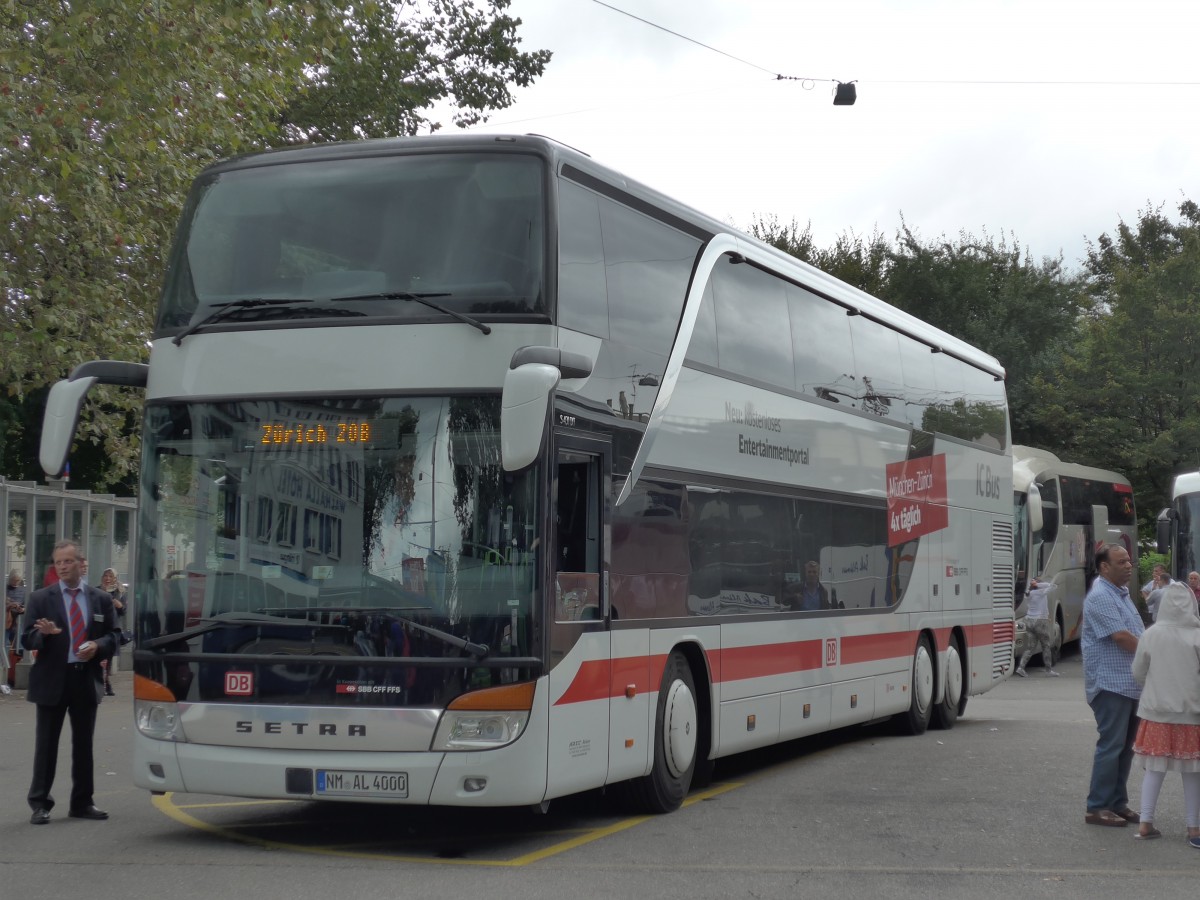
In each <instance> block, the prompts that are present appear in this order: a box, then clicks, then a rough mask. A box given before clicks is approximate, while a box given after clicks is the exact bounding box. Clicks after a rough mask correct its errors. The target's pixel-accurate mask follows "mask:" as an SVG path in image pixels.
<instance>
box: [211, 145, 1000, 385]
mask: <svg viewBox="0 0 1200 900" xmlns="http://www.w3.org/2000/svg"><path fill="white" fill-rule="evenodd" d="M446 151H462V152H480V151H491V152H520V153H533V154H535V155H538V156H541V157H542V158H544V159H546V160H547V161H548V162H549V163H550V164H551V165H552V166H553V171H554V172H556V173H562V172H563V169H564V167H570V169H573V170H574V171H575V172H578V173H582V174H583V175H584V176H585V178H586V179H594V180H596V181H600V182H603V183H604V184H605V185H608V186H609V187H610V188H613V189H615V190H616V191H618V192H620V193H623V194H625V195H627V196H629V197H631V198H632V199H634V200H635V201H640V203H639V205H648V206H650V207H653V208H654V209H656V210H658V211H660V212H662V213H666V214H667V216H668V217H669V218H674V219H676V220H681V221H682V222H683V223H685V224H686V225H688V226H690V227H689V230H690V231H692V232H693V233H701V234H704V235H706V236H708V237H711V236H712V235H715V234H731V235H734V236H735V237H737V238H738V239H739V240H742V241H746V242H748V243H750V244H753V245H754V246H756V247H757V248H759V249H760V250H761V251H763V252H764V253H765V254H766V255H767V256H768V257H769V258H770V259H771V260H772V267H773V268H774V269H775V271H776V274H778V275H781V276H782V277H784V278H787V279H790V280H793V281H796V282H798V283H801V284H802V285H803V286H805V287H806V288H809V289H810V290H813V291H815V292H817V293H820V294H823V295H825V296H827V297H829V298H830V299H832V300H835V301H837V302H840V303H841V304H843V305H845V306H847V307H851V308H854V309H856V310H859V311H861V312H862V313H864V314H866V315H868V316H869V317H870V318H873V319H875V320H877V321H879V322H881V323H883V324H885V325H889V326H891V327H893V328H895V329H897V330H899V331H903V332H905V333H907V334H908V335H910V336H912V337H914V338H916V339H917V340H920V341H922V342H923V343H925V344H927V345H929V346H930V347H931V348H932V349H933V351H934V352H945V353H948V354H951V355H953V356H956V357H958V358H959V359H961V360H964V361H965V362H968V363H970V364H971V365H973V366H975V367H976V368H979V369H982V370H984V371H986V372H989V373H991V374H992V375H993V376H995V377H997V378H1004V375H1005V371H1004V367H1003V366H1002V365H1001V364H1000V362H999V361H998V360H997V359H996V358H995V357H994V356H991V355H990V354H987V353H984V352H983V351H982V350H979V349H978V348H976V347H973V346H972V345H971V344H968V343H967V342H966V341H963V340H960V339H959V338H956V337H954V336H953V335H951V334H948V333H947V332H944V331H942V330H941V329H939V328H935V327H934V326H932V325H930V324H929V323H927V322H923V321H921V320H920V319H918V318H916V317H915V316H912V315H910V314H908V313H906V312H903V311H902V310H899V309H897V308H896V307H894V306H892V305H890V304H888V303H886V302H884V301H883V300H880V299H878V298H877V297H873V296H871V295H870V294H867V293H866V292H864V291H861V290H859V289H858V288H856V287H853V286H852V285H849V284H846V283H845V282H843V281H840V280H839V279H837V278H834V277H833V276H832V275H829V274H827V273H825V272H822V271H821V270H820V269H817V268H815V267H813V266H811V265H808V264H807V263H804V262H801V261H800V260H799V259H797V258H796V257H794V256H791V255H790V254H787V253H784V252H783V251H782V250H778V249H776V248H774V247H772V246H770V245H769V244H765V243H763V242H762V241H759V240H758V239H756V238H754V237H751V236H750V235H749V234H746V233H745V232H742V231H739V230H737V229H735V228H732V227H731V226H729V225H728V224H727V223H724V222H720V221H718V220H717V219H714V218H712V217H710V216H707V215H705V214H704V213H702V212H699V211H697V210H695V209H692V208H691V207H688V206H685V205H684V204H682V203H680V202H679V201H677V200H674V199H673V198H671V197H668V196H667V195H665V194H662V193H660V192H659V191H656V190H655V189H653V188H651V187H648V186H646V185H644V184H641V183H640V182H637V181H634V180H633V179H631V178H628V177H627V176H625V175H622V174H621V173H620V172H618V171H616V170H615V169H610V168H608V167H607V166H604V165H601V164H600V163H597V162H596V161H595V160H593V159H592V158H591V157H590V156H588V155H587V154H586V153H583V152H581V151H579V150H576V149H574V148H572V147H569V146H567V145H566V144H561V143H559V142H557V141H555V140H553V139H552V138H547V137H544V136H542V135H534V134H529V135H490V134H489V135H481V134H460V135H427V136H421V137H401V138H379V139H373V140H364V141H346V142H339V143H329V144H312V145H305V146H302V147H294V148H285V149H280V150H268V151H264V152H260V153H254V154H246V155H243V156H238V157H234V158H232V159H227V160H224V161H222V162H218V163H214V164H213V165H211V166H209V167H208V168H206V169H205V170H204V173H203V174H215V173H219V172H223V171H231V170H235V169H250V168H256V167H260V166H270V165H277V164H285V163H293V162H298V161H302V160H321V159H349V158H354V157H365V156H388V155H395V154H407V153H430V152H446ZM572 174H574V173H571V174H568V175H567V177H568V178H570V177H571V175H572ZM573 180H574V179H573Z"/></svg>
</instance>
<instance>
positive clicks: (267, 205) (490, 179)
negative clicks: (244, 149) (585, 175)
mask: <svg viewBox="0 0 1200 900" xmlns="http://www.w3.org/2000/svg"><path fill="white" fill-rule="evenodd" d="M542 179H543V164H542V162H541V161H540V160H539V159H537V158H535V157H532V156H521V155H516V154H467V153H455V154H423V155H396V156H381V157H358V158H352V159H320V160H308V161H300V162H294V163H285V164H271V165H261V166H256V167H254V168H245V169H233V170H228V171H224V172H219V173H215V174H210V175H208V176H205V177H202V178H201V180H200V181H199V182H198V183H197V184H196V186H195V187H194V188H193V191H192V194H191V196H190V198H189V200H188V204H187V208H186V209H185V211H184V218H183V224H182V226H181V229H180V233H179V236H178V238H177V242H176V247H175V251H174V253H173V255H172V261H171V268H170V271H169V273H168V276H167V281H166V287H165V290H164V294H163V301H162V307H161V311H160V314H159V321H158V330H159V331H163V330H169V329H176V328H179V327H182V326H185V325H187V324H188V323H189V322H191V321H193V319H195V318H198V317H203V316H207V315H210V314H212V313H213V312H214V311H215V310H217V309H219V308H221V307H223V306H225V305H228V304H230V303H233V302H235V301H238V300H248V299H257V300H269V301H277V302H273V303H270V304H263V305H259V306H253V307H251V308H249V309H246V310H241V311H239V312H238V314H236V315H232V316H230V317H229V318H228V319H227V320H226V321H230V322H239V321H241V322H244V321H248V320H254V321H261V320H264V319H267V320H270V321H272V322H273V323H274V322H278V321H279V320H283V319H292V318H297V317H304V318H308V319H312V318H322V317H329V318H336V319H339V320H341V319H344V318H348V317H361V316H373V317H387V318H396V317H414V318H415V317H421V318H428V317H430V316H437V315H438V314H437V313H435V312H433V311H431V310H430V309H429V308H427V307H425V306H421V305H418V304H415V303H410V302H406V301H404V300H403V299H384V298H380V297H378V296H375V295H384V294H389V293H398V292H401V293H402V292H410V293H415V294H428V295H431V296H432V298H433V299H436V301H437V302H438V303H439V304H441V305H444V306H446V307H448V308H449V309H452V310H454V311H456V312H461V313H467V314H470V315H475V316H487V315H489V314H497V315H503V314H528V313H540V312H544V311H545V308H546V298H545V291H544V283H545V271H544V269H545V263H544V256H545V252H544V251H545V212H544V208H545V203H544V199H543V197H544V192H543V187H542ZM347 297H367V298H369V299H359V300H350V301H347V300H345V299H344V298H347ZM286 301H295V302H294V303H288V302H286Z"/></svg>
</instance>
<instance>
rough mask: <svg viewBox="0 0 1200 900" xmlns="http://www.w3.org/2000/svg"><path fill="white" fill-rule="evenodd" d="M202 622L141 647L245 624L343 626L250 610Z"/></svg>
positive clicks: (164, 635)
mask: <svg viewBox="0 0 1200 900" xmlns="http://www.w3.org/2000/svg"><path fill="white" fill-rule="evenodd" d="M200 621H201V623H202V624H200V625H194V626H192V627H191V628H185V629H184V630H183V631H177V632H175V633H173V634H163V635H159V636H158V637H156V638H150V640H148V641H143V642H142V647H144V648H145V649H147V650H155V649H157V648H159V647H165V646H166V645H167V644H174V643H176V642H177V641H186V640H188V639H189V638H194V637H196V636H197V635H200V634H208V633H209V632H210V631H220V630H221V629H223V628H245V627H246V626H254V625H270V626H272V627H280V626H282V627H288V626H291V627H292V628H344V627H345V626H343V625H323V624H321V623H320V622H313V621H311V620H309V619H297V618H292V617H288V616H268V615H263V614H262V613H251V612H227V613H218V614H217V615H215V616H209V617H207V618H204V619H201V620H200Z"/></svg>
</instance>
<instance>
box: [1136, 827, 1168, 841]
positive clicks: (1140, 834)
mask: <svg viewBox="0 0 1200 900" xmlns="http://www.w3.org/2000/svg"><path fill="white" fill-rule="evenodd" d="M1149 827H1150V830H1149V831H1141V830H1138V831H1135V832H1134V833H1133V839H1134V840H1135V841H1152V840H1154V839H1155V838H1160V837H1162V832H1161V831H1159V830H1158V829H1157V828H1155V827H1154V826H1153V825H1151V826H1149Z"/></svg>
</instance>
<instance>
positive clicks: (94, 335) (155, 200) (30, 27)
mask: <svg viewBox="0 0 1200 900" xmlns="http://www.w3.org/2000/svg"><path fill="white" fill-rule="evenodd" d="M507 7H508V0H478V2H473V0H458V2H452V0H427V2H426V3H424V4H417V3H412V2H405V0H391V2H373V3H372V2H368V3H362V4H355V3H350V2H346V0H307V2H273V0H209V2H202V3H199V4H197V3H195V2H194V0H189V2H184V0H154V2H137V0H133V2H131V0H89V2H88V3H65V2H62V0H23V2H19V3H18V2H5V3H0V171H3V172H4V181H3V185H2V187H0V223H3V224H2V225H0V388H2V392H3V394H5V395H6V396H7V397H8V398H9V407H8V408H9V411H11V410H12V409H18V410H20V411H22V412H24V411H25V408H26V403H25V400H26V398H27V397H29V396H31V394H32V393H33V392H35V391H37V390H39V389H40V388H42V387H44V386H45V385H47V384H49V383H52V382H53V381H55V380H57V379H58V378H61V377H63V376H64V375H65V374H66V373H67V372H69V371H70V370H71V369H72V368H73V367H74V366H75V365H77V364H78V363H80V362H83V361H85V360H89V359H103V358H112V359H126V360H139V359H144V358H145V357H146V355H147V353H148V347H147V337H148V335H149V332H150V317H151V313H152V310H153V307H154V301H155V299H156V295H157V291H158V285H159V281H160V278H161V273H162V271H163V268H164V259H163V258H164V255H165V253H166V250H167V248H168V245H169V243H170V238H171V234H172V232H173V230H174V227H175V222H176V219H177V217H178V214H179V209H180V207H181V205H182V200H183V197H184V194H185V192H186V189H187V186H188V184H189V183H190V181H191V179H192V178H193V177H194V176H195V175H196V173H197V172H198V171H199V170H200V169H201V168H202V167H203V166H204V165H205V164H207V163H208V162H211V161H212V160H214V159H217V158H220V157H223V156H228V155H231V154H235V153H240V152H245V151H250V150H258V149H263V148H268V147H273V146H278V145H281V144H284V143H287V142H291V141H296V140H324V139H330V138H340V137H354V136H367V135H379V134H409V133H413V132H414V131H415V130H417V129H418V128H420V127H423V126H428V127H430V128H432V127H434V126H433V123H432V119H431V117H432V114H431V113H429V112H428V110H429V108H430V107H431V106H433V105H435V104H439V103H444V102H450V103H452V104H455V105H457V106H458V107H459V109H460V110H462V111H461V112H459V113H457V114H455V121H456V122H458V123H460V124H466V123H470V122H473V121H477V120H478V119H480V118H482V117H484V116H485V114H486V111H487V110H489V109H496V108H501V107H503V106H505V105H507V104H508V103H510V102H511V96H510V95H509V94H508V90H507V85H508V84H509V83H510V82H513V83H516V84H525V83H528V81H529V80H531V79H532V78H534V77H536V76H537V75H539V74H541V72H542V71H543V69H544V66H545V64H546V61H547V59H548V54H547V53H545V52H544V51H540V52H537V53H528V54H527V53H521V52H519V51H518V50H517V48H516V44H517V43H518V41H517V38H516V27H517V26H518V25H519V24H520V22H519V20H516V19H511V18H509V17H507V16H505V15H503V11H504V10H505V9H507ZM372 85H374V88H372ZM140 404H141V398H140V397H139V396H137V395H136V393H134V392H130V391H118V390H113V389H103V390H100V391H98V392H97V393H96V396H95V397H94V398H92V401H91V402H89V404H88V405H87V407H86V409H85V418H84V422H83V424H82V426H81V429H80V434H79V443H80V444H84V443H86V444H90V445H92V446H94V447H95V448H96V449H97V450H98V451H99V456H100V458H101V459H102V460H103V461H104V464H103V467H102V471H101V473H100V474H99V475H98V476H97V478H96V480H95V481H94V483H93V484H92V485H90V486H93V487H103V486H106V485H109V484H113V483H115V482H119V481H120V480H121V479H122V478H124V477H125V476H126V475H127V474H128V473H129V472H130V471H131V470H132V469H133V467H134V466H135V465H136V457H137V448H138V441H137V437H136V428H135V427H132V423H134V422H136V419H137V417H138V412H139V408H140ZM11 419H12V417H8V418H6V419H5V421H6V422H7V423H8V427H6V429H5V434H6V437H7V442H11V441H13V440H19V441H25V442H27V443H28V441H29V435H27V434H25V432H26V431H30V430H32V431H35V432H36V431H37V430H39V429H40V423H39V422H30V421H28V420H27V419H24V418H23V417H22V418H21V419H18V420H17V421H16V422H13V421H11ZM78 445H79V444H77V446H78ZM5 455H6V456H7V453H6V454H5ZM11 471H12V470H8V469H6V472H10V473H11Z"/></svg>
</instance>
